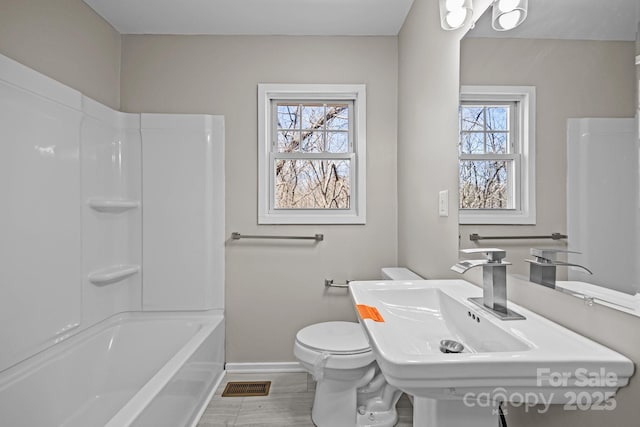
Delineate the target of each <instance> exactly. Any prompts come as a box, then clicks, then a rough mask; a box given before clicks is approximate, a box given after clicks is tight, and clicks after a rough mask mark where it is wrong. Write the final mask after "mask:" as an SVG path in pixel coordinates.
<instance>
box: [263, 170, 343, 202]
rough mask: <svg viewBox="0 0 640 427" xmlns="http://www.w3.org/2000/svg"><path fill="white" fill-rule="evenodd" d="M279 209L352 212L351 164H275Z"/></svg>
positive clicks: (276, 196)
mask: <svg viewBox="0 0 640 427" xmlns="http://www.w3.org/2000/svg"><path fill="white" fill-rule="evenodd" d="M275 162H276V165H275V172H276V188H275V208H276V209H349V203H350V199H351V165H350V161H349V160H282V159H280V160H276V161H275Z"/></svg>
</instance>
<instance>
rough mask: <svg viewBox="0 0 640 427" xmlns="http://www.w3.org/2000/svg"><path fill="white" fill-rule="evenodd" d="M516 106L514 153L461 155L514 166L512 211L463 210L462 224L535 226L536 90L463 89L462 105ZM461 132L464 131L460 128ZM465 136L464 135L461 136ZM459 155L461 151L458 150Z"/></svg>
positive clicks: (498, 87)
mask: <svg viewBox="0 0 640 427" xmlns="http://www.w3.org/2000/svg"><path fill="white" fill-rule="evenodd" d="M505 104H513V105H514V109H513V114H511V116H510V127H511V133H512V138H510V141H509V142H510V144H509V148H510V149H511V150H512V152H511V153H507V154H501V153H496V154H494V153H485V154H466V153H465V154H459V159H460V162H462V161H464V160H467V161H470V160H511V159H513V161H514V162H515V163H514V165H515V169H516V170H517V172H516V173H515V176H514V179H515V180H517V182H516V183H515V185H516V187H515V188H513V189H510V192H511V193H512V194H513V197H514V200H513V202H514V208H513V209H460V215H459V221H460V224H535V223H536V212H535V208H536V202H535V87H533V86H462V87H461V89H460V105H461V106H462V105H487V106H494V105H505ZM461 129H462V128H461ZM461 135H462V133H461ZM459 152H460V149H459ZM509 155H512V156H514V157H509Z"/></svg>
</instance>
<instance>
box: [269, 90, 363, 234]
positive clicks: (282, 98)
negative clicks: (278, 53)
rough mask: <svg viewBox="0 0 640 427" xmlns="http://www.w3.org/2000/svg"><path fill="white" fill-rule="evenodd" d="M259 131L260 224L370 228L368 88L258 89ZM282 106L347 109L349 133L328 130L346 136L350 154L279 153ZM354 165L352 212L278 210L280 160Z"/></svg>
mask: <svg viewBox="0 0 640 427" xmlns="http://www.w3.org/2000/svg"><path fill="white" fill-rule="evenodd" d="M258 98H259V105H258V113H259V114H258V128H259V140H260V144H261V145H260V156H259V159H258V173H259V191H258V193H259V194H258V224H365V223H366V201H365V194H366V180H365V178H366V91H365V85H363V84H310V85H309V84H259V85H258ZM277 102H280V103H291V104H293V103H298V102H300V103H302V104H303V105H304V104H305V103H311V104H318V103H320V104H329V105H330V104H333V103H339V104H348V105H349V122H348V124H349V125H348V127H349V129H348V131H344V130H340V129H329V128H327V127H326V126H324V128H326V129H325V130H323V131H326V132H327V133H332V132H344V133H345V134H348V135H350V136H349V137H348V149H347V151H346V152H341V153H329V152H326V151H325V152H304V151H302V152H300V151H296V152H278V145H277V143H278V141H277V137H278V133H277V132H278V129H277V119H278V118H277V104H276V103H277ZM276 159H285V160H286V159H291V160H310V161H313V160H346V161H349V180H350V181H349V187H350V196H349V209H348V210H347V209H338V208H318V209H306V208H294V209H282V208H277V209H276V208H275V191H276V187H275V179H276V176H275V170H274V168H275V160H276Z"/></svg>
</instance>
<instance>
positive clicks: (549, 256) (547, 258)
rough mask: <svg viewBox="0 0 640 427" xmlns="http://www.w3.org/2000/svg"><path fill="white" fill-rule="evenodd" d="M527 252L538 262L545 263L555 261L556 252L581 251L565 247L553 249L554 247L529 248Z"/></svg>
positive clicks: (570, 252)
mask: <svg viewBox="0 0 640 427" xmlns="http://www.w3.org/2000/svg"><path fill="white" fill-rule="evenodd" d="M529 253H530V254H531V255H533V256H534V257H536V261H538V262H542V263H544V262H547V263H555V262H556V255H557V254H579V253H581V252H576V251H568V250H566V249H555V248H546V249H543V248H531V249H530V250H529Z"/></svg>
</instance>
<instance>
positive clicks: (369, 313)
mask: <svg viewBox="0 0 640 427" xmlns="http://www.w3.org/2000/svg"><path fill="white" fill-rule="evenodd" d="M356 308H357V309H358V314H360V317H361V318H362V320H364V319H371V320H374V321H376V322H384V319H383V318H382V315H380V312H379V311H378V309H377V308H375V307H371V306H370V305H364V304H357V305H356Z"/></svg>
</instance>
